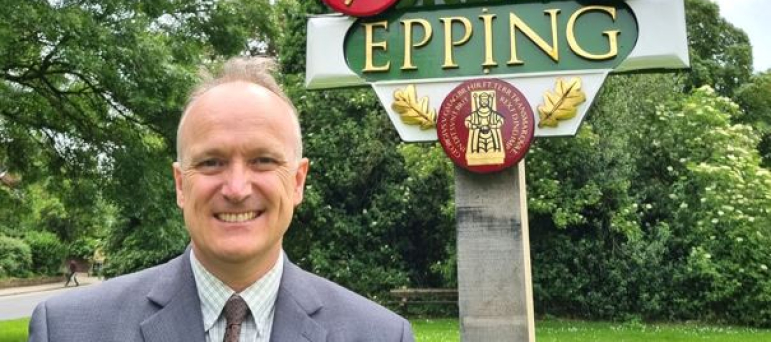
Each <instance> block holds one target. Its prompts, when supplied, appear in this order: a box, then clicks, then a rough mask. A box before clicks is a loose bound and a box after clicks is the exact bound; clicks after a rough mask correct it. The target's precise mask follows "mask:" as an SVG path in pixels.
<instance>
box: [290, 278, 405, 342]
mask: <svg viewBox="0 0 771 342" xmlns="http://www.w3.org/2000/svg"><path fill="white" fill-rule="evenodd" d="M286 271H289V272H290V274H293V278H294V281H297V282H298V283H299V284H300V286H302V287H305V288H306V292H305V294H313V295H315V296H316V298H317V299H318V300H319V302H320V308H319V309H318V311H316V312H315V313H314V314H313V318H314V319H315V320H316V321H317V322H320V323H321V324H322V325H324V326H326V327H327V328H328V329H329V331H330V332H331V333H332V335H339V336H344V337H345V338H342V339H341V340H346V341H350V340H354V341H358V340H367V341H408V340H409V341H411V338H412V331H411V328H410V325H409V322H407V320H405V319H404V318H402V317H401V316H399V315H397V314H396V313H394V312H392V311H390V310H388V309H386V308H384V307H383V306H381V305H379V304H377V303H375V302H373V301H371V300H369V299H367V298H365V297H363V296H361V295H359V294H357V293H354V292H353V291H351V290H348V289H346V288H344V287H342V286H340V285H338V284H336V283H334V282H332V281H329V280H327V279H325V278H322V277H319V276H317V275H315V274H312V273H310V272H307V271H304V270H302V269H300V268H299V267H297V266H295V265H294V264H290V265H289V267H288V268H287V269H286ZM294 285H297V284H294ZM282 286H283V284H282ZM293 288H295V289H297V287H293ZM404 336H409V337H410V338H409V339H405V338H404Z"/></svg>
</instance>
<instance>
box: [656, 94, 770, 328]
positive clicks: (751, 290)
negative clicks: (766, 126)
mask: <svg viewBox="0 0 771 342" xmlns="http://www.w3.org/2000/svg"><path fill="white" fill-rule="evenodd" d="M737 115H740V111H739V106H738V105H736V104H735V103H733V102H731V101H730V100H729V99H726V98H723V97H718V96H716V95H714V91H713V90H712V89H711V88H709V87H704V88H702V89H699V90H697V91H695V92H694V93H693V95H691V96H690V97H688V98H686V99H685V100H684V101H681V102H679V103H677V104H674V105H669V106H661V107H659V108H658V109H657V111H656V113H655V121H654V123H652V124H651V125H650V126H649V127H650V132H658V136H657V138H656V140H654V145H653V148H651V149H650V152H651V157H653V158H656V159H657V160H654V163H655V164H652V166H653V165H656V166H655V167H651V168H652V169H657V170H655V171H657V172H660V173H662V174H666V175H667V176H668V178H669V179H671V183H669V184H668V189H663V188H662V189H660V190H661V192H660V194H661V195H662V196H660V197H658V199H657V203H656V204H655V206H656V207H661V209H659V208H653V209H651V213H650V214H649V215H650V216H649V218H647V220H650V221H651V222H656V221H660V220H666V221H667V222H669V224H670V225H671V227H672V230H673V232H675V235H676V236H677V237H678V238H677V239H675V240H673V241H672V246H671V248H672V250H673V253H672V255H673V256H674V257H676V258H677V259H675V260H678V259H679V260H682V262H681V263H679V264H678V269H677V270H676V273H675V281H676V283H675V286H676V289H679V292H677V293H678V295H682V296H683V297H684V298H676V299H679V300H681V301H683V302H684V303H688V304H683V305H681V306H679V307H680V308H684V307H687V306H692V310H687V311H686V310H684V311H685V312H682V313H680V312H678V314H679V315H683V316H686V317H687V318H690V317H693V316H695V317H697V318H716V317H717V318H722V317H724V316H728V317H731V319H734V320H737V321H739V322H742V323H750V324H756V325H760V324H769V322H771V310H769V307H771V278H770V277H769V272H768V266H767V265H768V264H769V263H771V259H769V255H771V172H769V171H768V170H767V169H764V168H762V167H761V166H760V157H759V155H758V152H757V150H756V149H755V146H756V145H757V142H758V134H757V133H756V132H755V131H754V130H753V129H752V128H751V127H749V126H744V125H735V124H732V120H731V119H732V117H734V116H737ZM663 126H666V127H667V128H669V129H668V130H666V131H663V130H662V129H663ZM656 143H658V144H656ZM651 171H653V170H651ZM686 289H687V291H686ZM693 309H696V310H693Z"/></svg>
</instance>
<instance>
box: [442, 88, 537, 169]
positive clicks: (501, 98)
mask: <svg viewBox="0 0 771 342" xmlns="http://www.w3.org/2000/svg"><path fill="white" fill-rule="evenodd" d="M534 123H535V118H534V116H533V110H532V109H531V108H530V104H529V103H528V102H527V99H526V98H525V96H524V95H522V93H521V92H520V91H519V90H517V88H515V87H514V86H513V85H511V84H510V83H508V82H505V81H502V80H499V79H494V78H485V79H474V80H469V81H466V82H463V83H462V84H461V85H459V86H457V87H456V88H455V89H453V91H452V92H450V94H449V95H447V97H446V98H445V99H444V102H442V107H441V108H440V109H439V116H438V118H437V122H436V129H437V135H438V136H439V142H440V143H441V144H442V147H443V148H444V152H445V153H446V154H447V155H448V156H449V157H450V159H452V161H453V162H454V163H455V164H457V165H459V166H461V167H463V168H465V169H467V170H469V171H472V172H477V173H490V172H496V171H500V170H503V169H506V168H508V167H510V166H512V165H515V164H516V163H518V162H519V161H520V160H522V158H523V157H524V156H525V153H527V150H528V149H529V148H530V143H531V142H532V141H533V133H534V132H535V125H534Z"/></svg>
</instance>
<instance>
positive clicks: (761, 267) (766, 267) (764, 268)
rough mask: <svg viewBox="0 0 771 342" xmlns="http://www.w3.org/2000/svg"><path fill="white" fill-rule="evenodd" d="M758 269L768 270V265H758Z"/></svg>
mask: <svg viewBox="0 0 771 342" xmlns="http://www.w3.org/2000/svg"><path fill="white" fill-rule="evenodd" d="M760 269H761V270H764V271H768V266H766V265H760Z"/></svg>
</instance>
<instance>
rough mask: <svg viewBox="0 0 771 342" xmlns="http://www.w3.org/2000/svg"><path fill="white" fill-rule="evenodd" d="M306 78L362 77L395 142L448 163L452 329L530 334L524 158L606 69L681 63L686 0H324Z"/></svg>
mask: <svg viewBox="0 0 771 342" xmlns="http://www.w3.org/2000/svg"><path fill="white" fill-rule="evenodd" d="M324 1H325V2H326V3H327V4H328V5H329V6H330V7H332V8H333V9H335V10H336V11H338V12H341V13H345V15H342V14H334V15H323V16H316V17H312V18H310V19H309V21H308V41H307V62H306V68H307V69H306V87H308V88H309V89H330V88H338V87H354V86H371V87H372V88H373V89H374V90H375V93H376V94H377V96H378V98H379V100H380V102H381V103H382V104H383V107H384V108H385V110H386V113H387V114H388V116H389V118H390V119H391V121H392V122H393V124H394V126H395V127H396V130H397V131H398V133H399V136H400V137H401V138H402V140H404V141H406V142H432V141H439V142H440V143H441V145H442V147H443V148H444V150H445V153H446V154H447V155H448V157H449V158H451V159H452V160H453V162H454V163H455V164H456V172H455V177H456V179H455V184H456V190H455V191H456V194H455V202H456V218H457V225H458V290H459V307H460V326H461V340H462V341H464V342H495V341H501V342H503V341H505V342H512V341H534V340H535V330H534V329H535V328H534V314H533V311H534V310H533V302H532V296H533V294H532V285H531V279H530V274H531V271H530V247H529V240H528V226H527V197H526V192H525V181H524V179H525V177H524V163H522V162H521V160H522V158H523V157H524V156H525V155H526V153H527V151H528V149H529V146H530V144H531V142H532V140H533V138H534V137H555V136H572V135H575V134H576V133H577V132H578V129H579V127H580V124H581V122H582V121H583V119H584V117H585V116H586V113H587V112H588V110H589V108H590V107H591V104H592V103H593V101H594V99H595V97H596V95H597V93H598V92H599V90H600V88H601V87H602V84H603V83H604V81H605V78H606V77H607V75H608V74H609V73H616V72H627V71H634V70H644V69H649V70H656V69H664V70H666V69H682V68H687V67H688V66H689V61H688V45H687V37H686V26H685V8H684V0H626V1H624V0H615V1H614V0H580V1H579V0H556V1H542V0H519V1H515V0H473V1H472V0H401V1H398V2H397V1H393V0H389V1H381V0H324Z"/></svg>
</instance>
